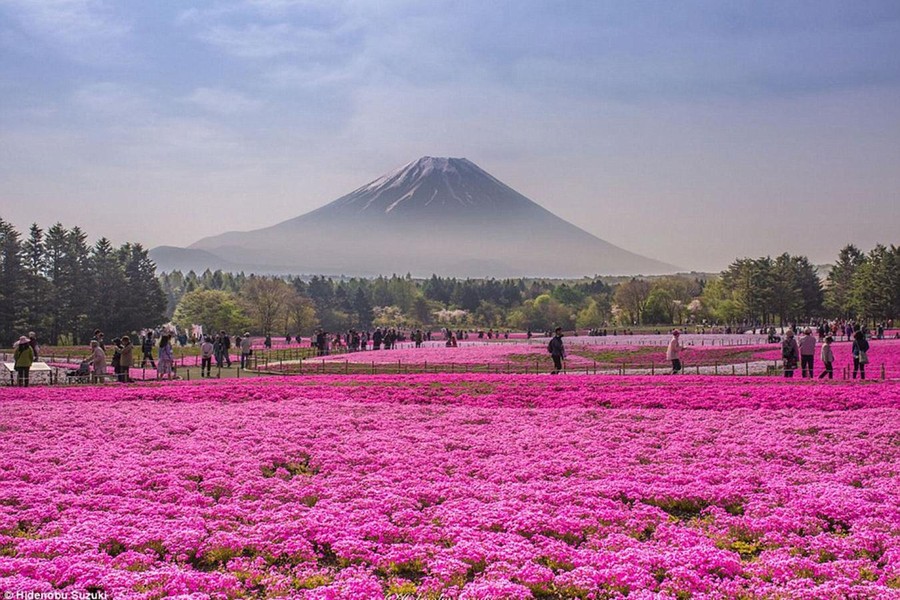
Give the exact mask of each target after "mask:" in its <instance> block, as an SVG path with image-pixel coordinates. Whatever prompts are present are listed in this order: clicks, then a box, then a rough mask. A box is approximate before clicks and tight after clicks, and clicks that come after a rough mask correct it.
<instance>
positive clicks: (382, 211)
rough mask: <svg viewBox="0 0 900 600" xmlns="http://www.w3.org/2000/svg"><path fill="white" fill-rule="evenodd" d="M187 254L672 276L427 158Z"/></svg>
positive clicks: (258, 261)
mask: <svg viewBox="0 0 900 600" xmlns="http://www.w3.org/2000/svg"><path fill="white" fill-rule="evenodd" d="M155 251H156V249H154V251H151V255H153V253H154V252H155ZM185 251H186V253H190V252H194V253H196V252H205V253H207V254H208V255H210V256H215V257H218V258H219V259H221V260H223V261H225V262H227V263H230V264H234V265H236V266H240V265H254V266H255V267H256V268H258V269H263V270H264V271H267V272H279V273H306V274H308V273H325V272H327V273H328V274H338V273H339V274H344V275H351V276H352V275H358V276H375V275H380V274H388V273H397V272H400V273H407V272H409V273H412V274H413V275H416V276H426V277H427V276H430V275H431V274H438V275H449V276H462V277H498V276H499V277H529V276H538V277H558V276H561V277H581V276H590V275H624V274H633V275H637V274H644V275H650V274H658V273H670V272H675V271H677V270H679V269H678V268H677V267H675V266H673V265H669V264H666V263H663V262H661V261H657V260H654V259H651V258H647V257H644V256H640V255H637V254H634V253H632V252H629V251H627V250H624V249H622V248H619V247H618V246H615V245H613V244H610V243H609V242H606V241H604V240H602V239H600V238H598V237H596V236H594V235H592V234H590V233H588V232H587V231H585V230H583V229H581V228H579V227H577V226H575V225H573V224H572V223H569V222H568V221H565V220H563V219H561V218H560V217H558V216H556V215H554V214H553V213H552V212H550V211H549V210H547V209H546V208H544V207H543V206H541V205H539V204H538V203H536V202H534V201H533V200H531V199H529V198H527V197H526V196H524V195H522V194H520V193H519V192H517V191H516V190H514V189H513V188H512V187H510V186H508V185H506V184H505V183H503V182H501V181H500V180H499V179H497V178H496V177H494V176H493V175H491V174H489V173H488V172H487V171H484V170H483V169H481V168H480V167H479V166H478V165H476V164H475V163H473V162H471V161H469V160H468V159H465V158H442V157H431V156H426V157H422V158H419V159H417V160H414V161H412V162H410V163H407V164H406V165H403V166H402V167H399V168H398V169H394V170H393V171H390V172H388V173H386V174H384V175H382V176H380V177H378V178H376V179H374V180H372V181H371V182H369V183H367V184H365V185H363V186H360V187H358V188H357V189H355V190H353V191H352V192H350V193H348V194H345V195H344V196H341V197H340V198H338V199H336V200H334V201H332V202H329V203H327V204H325V205H323V206H321V207H319V208H317V209H315V210H313V211H310V212H308V213H305V214H302V215H300V216H298V217H294V218H292V219H288V220H286V221H282V222H280V223H276V224H274V225H271V226H269V227H264V228H261V229H256V230H252V231H244V232H239V231H233V232H227V233H223V234H220V235H216V236H210V237H206V238H203V239H201V240H198V241H197V242H195V243H194V244H191V245H190V246H189V247H188V248H186V249H185ZM175 254H176V253H175V252H174V251H173V249H172V248H167V250H166V264H167V265H170V266H171V265H173V264H177V262H178V261H177V256H175ZM202 256H203V255H198V254H194V255H193V257H192V258H193V259H197V258H198V257H202ZM257 272H260V271H257Z"/></svg>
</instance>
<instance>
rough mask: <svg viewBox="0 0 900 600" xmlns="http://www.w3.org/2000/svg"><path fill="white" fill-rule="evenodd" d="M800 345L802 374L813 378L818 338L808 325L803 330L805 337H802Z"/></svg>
mask: <svg viewBox="0 0 900 600" xmlns="http://www.w3.org/2000/svg"><path fill="white" fill-rule="evenodd" d="M798 345H799V346H800V375H801V376H802V377H805V378H808V379H812V376H813V364H814V362H815V355H816V338H815V336H813V334H812V329H810V328H809V327H807V328H806V329H804V330H803V337H801V338H800V342H799V344H798Z"/></svg>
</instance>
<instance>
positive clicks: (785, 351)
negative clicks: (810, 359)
mask: <svg viewBox="0 0 900 600" xmlns="http://www.w3.org/2000/svg"><path fill="white" fill-rule="evenodd" d="M781 359H782V360H783V361H784V376H785V377H793V376H794V369H796V368H797V362H798V361H799V360H800V348H799V346H797V340H795V339H794V330H793V329H788V330H787V331H786V332H785V334H784V340H783V341H782V342H781Z"/></svg>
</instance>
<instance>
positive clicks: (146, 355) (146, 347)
mask: <svg viewBox="0 0 900 600" xmlns="http://www.w3.org/2000/svg"><path fill="white" fill-rule="evenodd" d="M141 352H142V353H143V357H142V358H141V368H143V367H146V366H147V363H148V362H149V363H150V368H151V369H155V368H156V363H155V362H154V361H153V332H152V331H148V332H147V335H145V336H144V339H143V340H142V341H141Z"/></svg>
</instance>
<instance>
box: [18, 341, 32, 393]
mask: <svg viewBox="0 0 900 600" xmlns="http://www.w3.org/2000/svg"><path fill="white" fill-rule="evenodd" d="M13 360H14V361H15V369H16V385H17V386H19V387H28V379H29V377H28V373H29V371H31V365H32V364H33V363H34V350H32V349H31V344H30V343H29V340H28V338H27V337H25V336H24V335H23V336H22V337H20V338H19V341H18V342H16V350H15V352H13Z"/></svg>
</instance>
